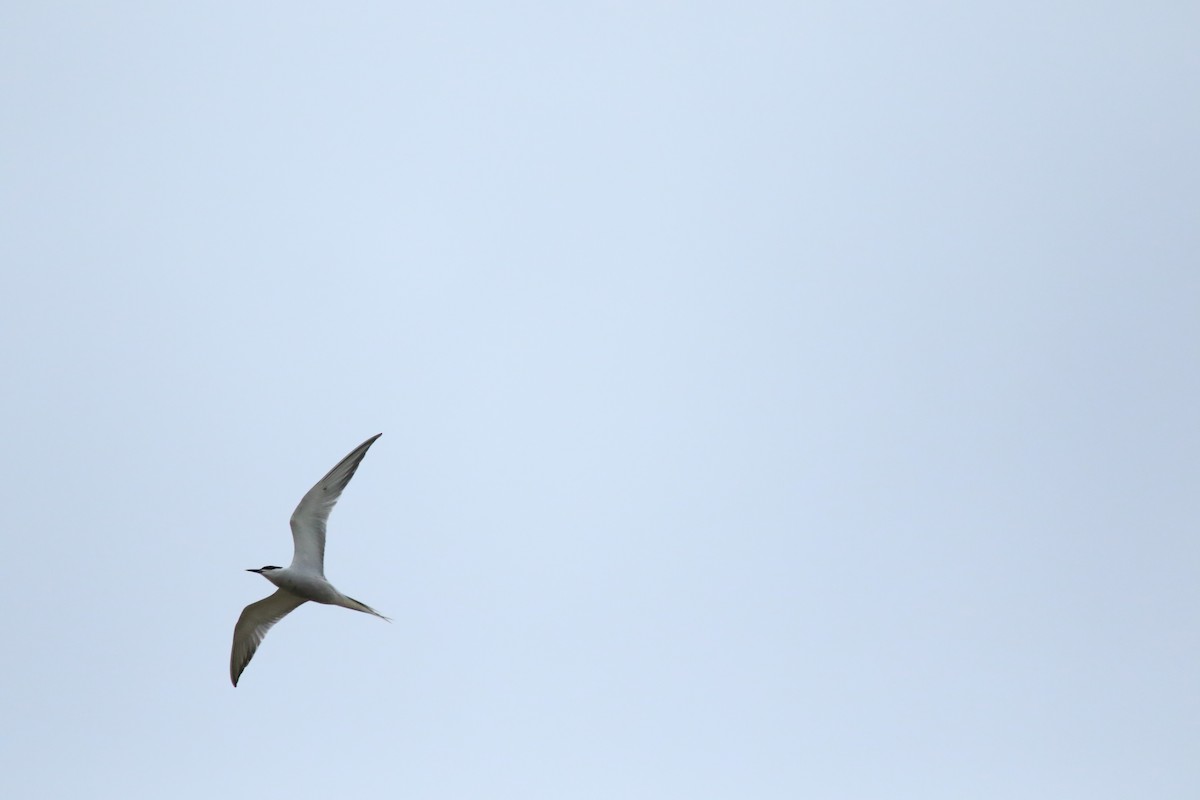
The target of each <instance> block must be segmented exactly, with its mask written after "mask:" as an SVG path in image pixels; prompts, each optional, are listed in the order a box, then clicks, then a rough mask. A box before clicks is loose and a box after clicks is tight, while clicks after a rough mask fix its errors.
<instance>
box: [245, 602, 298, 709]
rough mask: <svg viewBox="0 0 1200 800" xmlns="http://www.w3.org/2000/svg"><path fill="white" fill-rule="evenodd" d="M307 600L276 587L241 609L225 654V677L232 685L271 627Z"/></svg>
mask: <svg viewBox="0 0 1200 800" xmlns="http://www.w3.org/2000/svg"><path fill="white" fill-rule="evenodd" d="M307 602H308V601H307V600H305V599H304V598H302V597H297V596H296V595H294V594H292V593H291V592H285V591H284V590H283V589H279V590H278V591H276V592H275V594H273V595H271V596H270V597H264V598H263V599H262V600H259V601H258V602H257V603H251V604H250V605H248V606H246V607H245V608H243V609H242V615H241V616H240V617H238V621H237V625H235V626H233V651H232V652H231V653H230V654H229V677H230V679H231V680H232V681H233V685H234V686H237V682H238V678H239V677H241V674H242V670H244V669H245V668H246V665H247V664H249V663H250V659H252V658H254V651H255V650H257V649H258V646H259V644H261V643H262V640H263V637H264V636H266V635H267V631H269V630H271V626H272V625H274V624H275V623H276V622H279V620H281V619H283V618H284V617H286V616H287V615H288V614H290V613H291V612H293V611H295V610H296V609H297V608H299V607H300V606H302V605H304V604H305V603H307Z"/></svg>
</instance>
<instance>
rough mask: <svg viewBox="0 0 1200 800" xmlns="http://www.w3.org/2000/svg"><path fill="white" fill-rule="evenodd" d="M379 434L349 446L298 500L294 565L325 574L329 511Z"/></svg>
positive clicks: (295, 516)
mask: <svg viewBox="0 0 1200 800" xmlns="http://www.w3.org/2000/svg"><path fill="white" fill-rule="evenodd" d="M382 435H383V434H382V433H377V434H375V435H374V436H372V437H371V438H370V439H367V440H366V441H365V442H363V443H362V444H360V445H359V446H358V447H356V448H354V449H353V450H351V451H350V454H349V455H347V456H346V457H345V458H343V459H342V460H341V461H339V462H338V463H337V466H336V467H334V468H333V469H331V470H329V472H328V474H326V475H325V477H324V478H321V480H319V481H317V483H316V485H315V486H313V487H312V488H311V489H309V490H308V494H306V495H304V497H303V498H302V499H301V500H300V504H299V505H298V506H296V510H295V511H293V512H292V542H293V544H294V545H295V554H294V555H293V556H292V567H293V568H295V567H299V568H301V569H305V570H309V571H315V572H316V573H317V574H318V575H324V574H325V523H326V522H327V521H328V520H329V512H330V511H332V510H333V507H334V506H335V505H336V504H337V501H338V498H339V497H341V496H342V490H343V489H345V488H346V484H348V483H350V479H351V478H353V477H354V472H355V470H357V469H358V465H359V463H361V462H362V460H363V456H365V455H366V454H367V450H368V449H370V447H371V445H372V444H374V443H375V440H376V439H378V438H379V437H380V436H382Z"/></svg>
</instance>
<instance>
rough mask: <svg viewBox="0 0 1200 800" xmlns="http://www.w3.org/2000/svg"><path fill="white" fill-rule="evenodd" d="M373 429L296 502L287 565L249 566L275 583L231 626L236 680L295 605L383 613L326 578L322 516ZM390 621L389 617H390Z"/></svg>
mask: <svg viewBox="0 0 1200 800" xmlns="http://www.w3.org/2000/svg"><path fill="white" fill-rule="evenodd" d="M382 435H383V434H382V433H377V434H375V435H374V436H372V437H371V438H370V439H367V440H366V441H365V442H363V443H362V444H360V445H359V446H358V447H356V448H354V450H352V451H351V452H350V455H348V456H346V457H345V458H343V459H342V460H341V461H339V462H338V464H337V466H336V467H334V468H333V469H331V470H329V474H327V475H326V476H325V477H324V478H321V480H319V481H317V485H316V486H314V487H312V488H311V489H309V490H308V494H306V495H304V497H303V498H301V500H300V505H298V506H296V510H295V511H293V512H292V542H293V543H294V545H295V553H294V555H293V556H292V563H291V565H290V566H288V567H287V568H283V567H271V566H267V567H260V568H259V569H249V570H246V571H247V572H257V573H258V574H259V575H262V576H263V577H264V578H266V579H267V580H269V581H270V582H271V583H273V584H275V585H276V586H278V587H279V588H278V589H277V590H276V592H275V594H273V595H271V596H270V597H264V598H263V599H262V600H259V601H258V602H257V603H251V604H250V605H248V606H246V607H245V608H244V609H242V615H241V616H240V617H238V621H237V625H235V626H234V628H233V652H232V653H231V654H230V656H229V677H230V678H231V679H232V680H233V685H234V686H237V682H238V677H239V676H240V675H241V674H242V670H244V669H245V668H246V665H247V664H249V663H250V659H251V658H253V657H254V651H255V650H257V649H258V646H259V644H261V643H262V640H263V637H265V636H266V635H267V631H269V630H271V626H272V625H274V624H275V623H276V622H279V620H281V619H283V618H284V617H286V616H287V615H288V614H290V613H291V612H292V611H295V610H296V609H297V608H299V607H300V606H302V605H304V603H306V602H308V601H309V600H312V601H313V602H314V603H326V604H328V605H334V606H342V607H343V608H351V609H354V610H355V611H362V612H364V613H366V614H374V615H375V616H377V617H379V618H380V619H385V620H386V619H387V617H385V616H383V614H380V613H379V612H378V611H376V610H375V609H373V608H371V607H370V606H368V605H366V604H365V603H360V602H359V601H357V600H355V599H354V598H352V597H347V596H346V595H344V594H342V593H341V592H339V591H338V590H337V589H335V588H333V585H332V584H331V583H330V582H329V581H327V580H325V522H326V521H327V520H328V519H329V512H330V511H332V510H333V507H334V505H335V504H336V503H337V501H338V498H339V497H341V496H342V490H343V489H345V488H346V484H348V483H349V482H350V479H351V478H353V477H354V471H355V470H357V469H358V465H359V462H361V461H362V460H363V456H365V455H366V454H367V450H368V449H369V448H370V447H371V445H372V444H374V443H375V440H376V439H378V438H379V437H380V436H382ZM388 621H389V622H390V620H388Z"/></svg>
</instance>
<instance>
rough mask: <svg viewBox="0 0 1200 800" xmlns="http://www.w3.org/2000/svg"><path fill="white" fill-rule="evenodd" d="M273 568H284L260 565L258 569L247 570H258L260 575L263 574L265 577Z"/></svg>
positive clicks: (250, 570)
mask: <svg viewBox="0 0 1200 800" xmlns="http://www.w3.org/2000/svg"><path fill="white" fill-rule="evenodd" d="M273 569H283V567H259V568H258V569H248V570H246V572H257V573H258V574H259V575H262V576H263V577H264V578H265V577H266V573H268V572H270V571H271V570H273Z"/></svg>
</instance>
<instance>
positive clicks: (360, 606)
mask: <svg viewBox="0 0 1200 800" xmlns="http://www.w3.org/2000/svg"><path fill="white" fill-rule="evenodd" d="M342 596H343V597H346V596H345V595H342ZM346 600H347V601H348V602H347V603H346V608H350V609H353V610H355V611H361V612H363V613H364V614H372V615H374V616H376V617H379V618H380V619H382V620H384V621H386V622H391V621H392V620H391V617H385V616H384V615H383V614H380V613H379V612H378V611H376V610H375V609H373V608H371V607H370V606H369V605H367V604H366V603H364V602H362V601H360V600H355V599H354V598H353V597H346Z"/></svg>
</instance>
